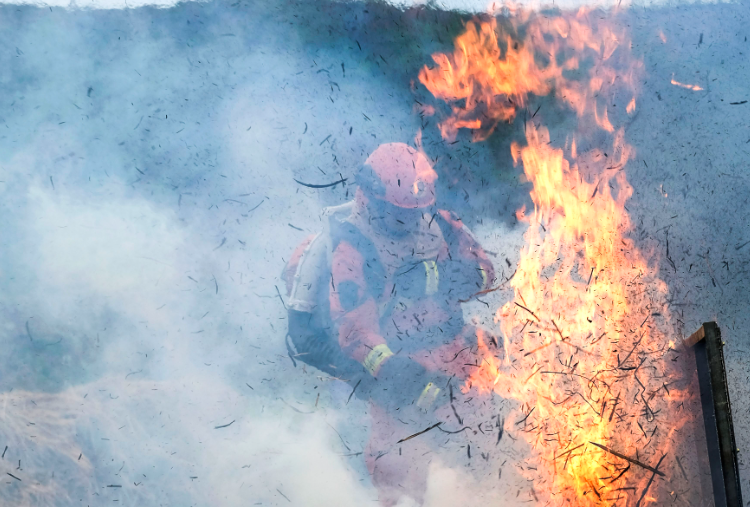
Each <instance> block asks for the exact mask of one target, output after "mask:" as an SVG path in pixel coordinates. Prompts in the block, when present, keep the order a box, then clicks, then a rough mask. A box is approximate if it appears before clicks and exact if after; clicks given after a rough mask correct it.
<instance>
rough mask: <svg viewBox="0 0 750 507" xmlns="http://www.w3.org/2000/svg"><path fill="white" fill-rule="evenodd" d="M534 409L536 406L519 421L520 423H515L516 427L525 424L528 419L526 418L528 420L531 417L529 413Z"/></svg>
mask: <svg viewBox="0 0 750 507" xmlns="http://www.w3.org/2000/svg"><path fill="white" fill-rule="evenodd" d="M535 408H536V406H534V408H532V409H531V410H529V413H528V414H526V417H524V418H523V419H521V420H520V421H518V422H517V423H516V426H518V425H519V424H521V423H525V422H526V419H528V418H529V416H530V415H531V413H532V412H533V411H534V409H535Z"/></svg>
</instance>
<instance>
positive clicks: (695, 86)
mask: <svg viewBox="0 0 750 507" xmlns="http://www.w3.org/2000/svg"><path fill="white" fill-rule="evenodd" d="M671 82H672V84H673V85H675V86H679V87H680V88H685V89H686V90H693V91H695V92H699V91H701V90H703V88H701V87H700V86H698V85H691V84H685V83H680V82H679V81H675V80H674V74H672V81H671Z"/></svg>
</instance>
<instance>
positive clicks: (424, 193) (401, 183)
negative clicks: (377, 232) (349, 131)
mask: <svg viewBox="0 0 750 507" xmlns="http://www.w3.org/2000/svg"><path fill="white" fill-rule="evenodd" d="M437 177H438V175H437V173H436V172H435V171H434V170H433V169H432V166H431V165H430V162H429V160H428V159H427V157H426V156H425V155H424V153H422V152H420V151H418V150H415V149H414V148H411V147H410V146H407V145H406V144H404V143H388V144H381V145H380V146H378V148H377V149H376V150H375V151H373V152H372V154H370V156H369V157H367V160H366V161H365V163H364V164H363V166H362V167H361V168H360V171H359V174H358V175H357V184H358V185H359V187H360V188H361V189H362V191H363V192H364V193H365V194H366V195H367V196H368V197H374V198H376V199H380V200H383V201H386V202H389V203H390V204H393V205H395V206H398V207H399V208H408V209H417V208H425V207H428V206H432V205H433V204H434V203H435V180H436V179H437Z"/></svg>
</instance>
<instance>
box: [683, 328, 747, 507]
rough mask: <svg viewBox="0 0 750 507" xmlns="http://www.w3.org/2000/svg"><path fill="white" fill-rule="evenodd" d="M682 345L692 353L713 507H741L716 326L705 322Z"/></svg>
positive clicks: (724, 374) (722, 357) (735, 458)
mask: <svg viewBox="0 0 750 507" xmlns="http://www.w3.org/2000/svg"><path fill="white" fill-rule="evenodd" d="M684 343H685V345H686V346H689V347H693V349H694V350H695V360H696V363H697V367H698V384H699V386H700V393H701V405H702V408H703V422H704V424H705V426H706V443H707V445H708V459H709V464H710V467H711V482H712V484H713V490H714V500H715V503H716V507H742V492H741V490H740V476H739V467H738V464H737V451H738V449H737V444H736V443H735V439H734V427H733V426H732V407H731V405H730V404H729V391H728V389H727V375H726V368H725V366H724V352H723V350H722V349H723V346H724V344H723V342H722V341H721V331H720V330H719V326H718V325H717V324H716V322H705V323H704V324H703V325H702V326H701V327H700V329H698V331H696V332H695V333H693V334H692V335H690V337H689V338H687V339H686V340H685V341H684Z"/></svg>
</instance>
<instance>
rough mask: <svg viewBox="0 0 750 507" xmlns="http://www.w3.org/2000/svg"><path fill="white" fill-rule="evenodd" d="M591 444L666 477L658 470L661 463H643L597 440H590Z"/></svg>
mask: <svg viewBox="0 0 750 507" xmlns="http://www.w3.org/2000/svg"><path fill="white" fill-rule="evenodd" d="M589 443H591V444H594V445H595V446H597V447H599V448H600V449H603V450H605V451H607V452H608V453H610V454H612V455H614V456H617V457H618V458H621V459H624V460H625V461H629V462H630V463H633V464H634V465H638V466H639V467H642V468H645V469H646V470H650V471H651V472H653V473H655V474H656V475H660V476H662V477H665V475H664V473H663V472H660V471H659V470H657V469H658V468H659V465H656V468H653V467H650V466H648V465H647V464H645V463H641V462H640V461H638V460H637V459H633V458H629V457H628V456H625V455H624V454H620V453H619V452H617V451H615V450H612V449H610V448H609V447H607V446H604V445H602V444H597V443H596V442H589ZM659 463H661V460H659Z"/></svg>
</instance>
